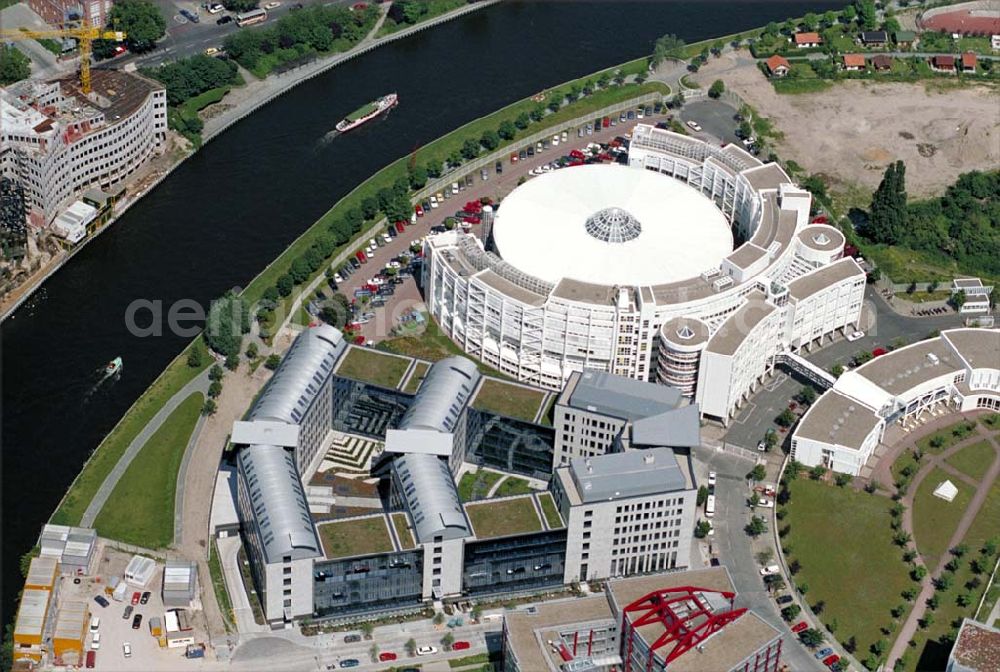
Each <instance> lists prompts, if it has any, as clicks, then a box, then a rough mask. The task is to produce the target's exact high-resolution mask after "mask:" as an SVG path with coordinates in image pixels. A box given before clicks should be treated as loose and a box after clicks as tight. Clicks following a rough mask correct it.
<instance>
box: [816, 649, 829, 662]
mask: <svg viewBox="0 0 1000 672" xmlns="http://www.w3.org/2000/svg"><path fill="white" fill-rule="evenodd" d="M832 653H833V649H831V648H830V647H829V646H828V647H826V648H825V649H820V650H819V651H817V652H816V660H823V659H824V658H826V657H827V656H829V655H830V654H832Z"/></svg>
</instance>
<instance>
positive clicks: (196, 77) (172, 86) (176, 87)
mask: <svg viewBox="0 0 1000 672" xmlns="http://www.w3.org/2000/svg"><path fill="white" fill-rule="evenodd" d="M236 72H237V68H236V64H235V63H233V62H232V61H229V60H226V59H222V58H212V57H211V56H205V55H204V54H198V55H196V56H192V57H190V58H182V59H181V60H179V61H174V62H173V63H167V64H165V65H161V66H160V67H158V68H146V69H143V71H142V73H143V74H144V75H147V76H148V77H152V78H153V79H156V80H159V81H160V82H163V84H164V86H166V87H167V102H168V103H170V104H171V105H180V104H181V103H183V102H184V101H186V100H188V99H190V98H194V97H195V96H197V95H198V94H200V93H204V92H205V91H209V90H211V89H216V88H219V87H223V86H226V85H228V84H233V83H235V81H236Z"/></svg>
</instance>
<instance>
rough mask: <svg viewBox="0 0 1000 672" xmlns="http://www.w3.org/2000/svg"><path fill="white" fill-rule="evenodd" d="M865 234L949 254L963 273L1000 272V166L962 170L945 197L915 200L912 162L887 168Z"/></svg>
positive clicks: (876, 239) (881, 240) (876, 240)
mask: <svg viewBox="0 0 1000 672" xmlns="http://www.w3.org/2000/svg"><path fill="white" fill-rule="evenodd" d="M860 232H861V234H862V235H863V236H864V237H865V238H867V239H868V240H870V241H872V242H874V243H881V244H885V245H892V246H904V247H908V248H910V249H912V250H918V251H921V252H925V253H929V254H932V255H935V256H941V255H943V256H945V257H947V258H948V259H953V260H955V261H957V262H958V263H959V265H960V266H961V267H962V269H963V272H968V273H978V274H982V275H986V276H989V277H994V278H996V277H1000V252H998V251H1000V171H991V172H980V171H972V172H969V173H965V174H963V175H960V176H959V178H958V180H957V181H956V182H955V184H953V185H951V186H950V187H948V189H947V191H946V192H945V194H944V195H943V196H941V197H939V198H931V199H927V200H924V201H914V202H909V201H908V199H907V194H906V166H905V165H904V164H903V162H902V161H897V162H895V163H893V164H891V165H889V167H888V168H886V170H885V175H884V176H883V178H882V182H881V184H879V186H878V189H876V190H875V193H874V194H873V195H872V201H871V207H870V209H869V213H868V220H867V222H865V223H864V224H863V225H862V226H861V227H860Z"/></svg>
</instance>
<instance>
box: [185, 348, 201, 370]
mask: <svg viewBox="0 0 1000 672" xmlns="http://www.w3.org/2000/svg"><path fill="white" fill-rule="evenodd" d="M204 363H205V356H204V355H203V354H201V348H199V347H194V348H191V352H189V353H188V356H187V365H188V366H190V367H191V368H192V369H200V368H201V367H202V365H204Z"/></svg>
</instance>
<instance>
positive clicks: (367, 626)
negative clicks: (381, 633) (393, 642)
mask: <svg viewBox="0 0 1000 672" xmlns="http://www.w3.org/2000/svg"><path fill="white" fill-rule="evenodd" d="M359 629H360V630H361V634H362V635H364V638H365V639H371V638H372V633H374V632H375V624H373V623H370V622H367V621H366V622H364V623H362V624H361V625H360V626H359Z"/></svg>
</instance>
